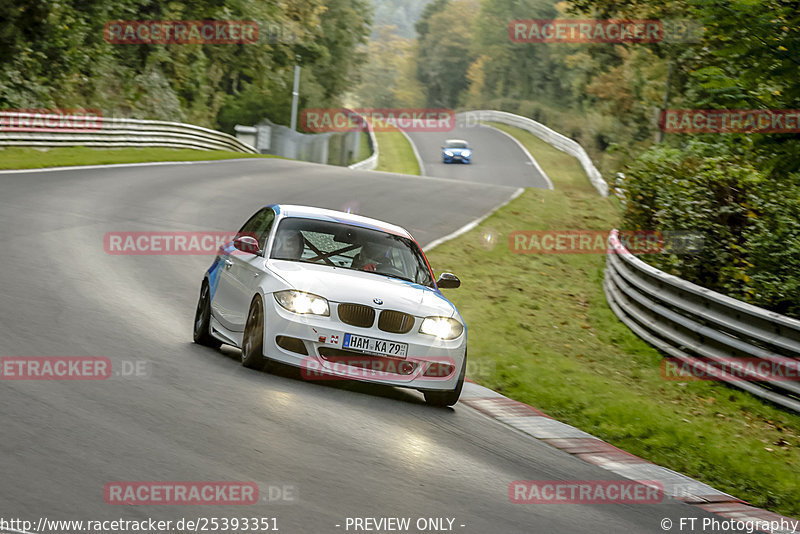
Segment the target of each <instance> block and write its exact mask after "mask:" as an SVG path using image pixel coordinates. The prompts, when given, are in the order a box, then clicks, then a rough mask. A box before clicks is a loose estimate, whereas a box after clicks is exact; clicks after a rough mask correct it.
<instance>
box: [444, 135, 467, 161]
mask: <svg viewBox="0 0 800 534" xmlns="http://www.w3.org/2000/svg"><path fill="white" fill-rule="evenodd" d="M442 161H443V162H444V163H470V162H471V161H472V150H471V149H470V148H469V143H467V142H466V141H464V140H463V139H448V140H447V141H445V142H444V146H443V147H442Z"/></svg>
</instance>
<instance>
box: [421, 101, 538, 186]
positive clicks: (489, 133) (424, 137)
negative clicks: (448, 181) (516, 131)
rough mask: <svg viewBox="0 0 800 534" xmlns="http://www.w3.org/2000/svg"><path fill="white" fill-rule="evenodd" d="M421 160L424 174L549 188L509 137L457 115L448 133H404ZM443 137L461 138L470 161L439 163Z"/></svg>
mask: <svg viewBox="0 0 800 534" xmlns="http://www.w3.org/2000/svg"><path fill="white" fill-rule="evenodd" d="M407 134H408V136H409V138H411V142H412V143H414V145H415V146H416V147H417V152H418V153H419V156H420V158H421V159H422V165H423V167H424V169H423V170H424V172H423V173H422V174H424V175H425V176H438V177H441V178H452V179H453V180H461V181H468V182H479V183H492V184H498V185H511V186H515V187H541V188H545V189H546V188H548V187H549V185H548V182H547V180H546V179H545V178H544V177H543V176H542V175H541V173H540V172H539V171H538V170H537V169H536V167H535V165H534V164H533V163H532V162H531V161H530V160H529V159H528V157H527V156H526V155H525V153H524V152H523V150H522V149H521V148H520V147H519V146H518V145H517V144H516V143H515V142H514V141H512V139H511V138H510V137H509V136H507V135H506V134H504V133H503V132H501V131H500V130H497V129H495V128H491V127H488V126H484V125H483V124H480V123H476V121H475V120H473V121H471V122H469V123H468V122H467V119H466V118H465V116H463V115H460V116H458V120H457V122H456V127H455V128H454V129H453V130H451V131H449V132H432V131H431V132H407ZM445 139H464V140H466V141H468V142H469V146H470V149H471V150H472V163H470V164H469V165H465V164H463V163H442V145H444V141H445Z"/></svg>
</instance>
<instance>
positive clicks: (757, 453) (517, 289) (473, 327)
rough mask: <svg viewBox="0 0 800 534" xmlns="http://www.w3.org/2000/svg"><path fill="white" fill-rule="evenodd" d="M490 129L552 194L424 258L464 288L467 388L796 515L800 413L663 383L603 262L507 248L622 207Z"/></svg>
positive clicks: (570, 161)
mask: <svg viewBox="0 0 800 534" xmlns="http://www.w3.org/2000/svg"><path fill="white" fill-rule="evenodd" d="M494 126H497V127H499V128H501V129H503V130H505V131H507V132H509V133H511V134H512V135H514V136H515V137H517V138H518V139H519V140H520V141H521V142H522V143H523V144H524V145H525V146H526V147H527V148H528V150H530V152H531V154H533V156H534V157H535V158H536V159H537V160H538V161H539V163H540V164H541V166H542V167H543V169H544V170H545V172H547V173H548V175H549V176H550V178H551V179H552V180H553V182H554V184H555V190H553V191H547V190H539V189H528V190H526V192H525V193H524V194H523V195H522V196H520V197H519V198H517V199H516V200H514V201H513V202H512V203H510V204H509V205H508V206H506V207H504V208H502V209H501V210H499V211H498V212H497V213H495V214H494V215H492V216H491V217H489V218H488V219H487V220H486V221H484V222H483V224H481V225H480V226H479V227H478V228H476V229H474V230H473V231H471V232H469V233H467V234H464V235H463V236H461V237H459V238H458V239H455V240H453V241H450V242H447V243H445V244H443V245H441V246H439V247H437V248H436V249H434V250H433V251H431V253H430V254H429V255H428V256H429V258H430V260H431V263H432V264H433V265H434V266H435V268H436V270H437V271H452V272H455V273H457V274H458V275H459V277H460V278H461V280H462V282H463V285H462V287H461V288H460V289H458V290H450V291H448V292H447V296H448V298H451V299H452V300H453V301H454V302H455V304H456V305H457V306H458V307H459V309H460V310H461V313H462V315H463V316H464V318H465V320H466V322H467V324H468V326H469V335H470V341H469V342H470V351H469V352H470V357H471V359H472V360H473V366H471V368H472V369H474V370H477V371H478V373H477V374H476V375H475V376H473V377H472V378H473V380H476V381H477V382H479V383H481V384H483V385H485V386H487V387H490V388H492V389H495V390H497V391H500V392H502V393H503V394H505V395H507V396H509V397H512V398H515V399H517V400H520V401H522V402H526V403H529V404H531V405H533V406H536V407H537V408H540V409H542V410H543V411H544V412H546V413H548V414H549V415H551V416H553V417H555V418H556V419H559V420H561V421H564V422H566V423H569V424H571V425H574V426H576V427H578V428H580V429H582V430H585V431H587V432H590V433H592V434H594V435H596V436H598V437H600V438H602V439H604V440H606V441H608V442H610V443H612V444H614V445H616V446H618V447H621V448H623V449H625V450H627V451H629V452H631V453H633V454H636V455H638V456H641V457H643V458H646V459H648V460H650V461H652V462H655V463H657V464H660V465H663V466H666V467H669V468H671V469H674V470H676V471H679V472H681V473H684V474H686V475H689V476H691V477H693V478H696V479H698V480H702V481H703V482H706V483H708V484H710V485H712V486H714V487H716V488H718V489H720V490H722V491H725V492H727V493H730V494H732V495H734V496H736V497H739V498H741V499H744V500H746V501H749V502H751V503H752V504H754V505H756V506H760V507H763V508H767V509H770V510H773V511H776V512H780V513H783V514H786V515H790V516H796V517H797V516H800V484H798V472H800V416H798V415H796V414H792V413H787V412H785V411H783V410H781V409H778V408H776V407H774V406H771V405H769V404H766V403H764V402H762V401H760V400H759V399H757V398H755V397H753V396H751V395H749V394H747V393H744V392H741V391H739V390H737V389H735V388H730V387H727V386H725V385H723V384H719V383H713V382H701V381H693V382H677V381H668V380H665V379H663V378H662V376H661V374H660V367H659V366H660V363H661V360H662V357H661V355H660V354H659V353H658V352H657V351H655V350H654V349H652V348H651V347H649V346H648V345H647V344H646V343H644V342H643V341H641V340H640V339H639V338H638V337H636V335H634V334H633V333H632V332H631V331H630V330H628V328H627V327H626V326H625V325H623V324H622V323H621V322H620V321H619V320H618V319H617V318H616V316H615V315H614V314H613V313H612V311H611V310H610V309H609V307H608V305H607V304H606V300H605V296H604V294H603V290H602V285H601V283H602V279H603V268H604V262H605V258H604V255H603V254H515V253H512V251H511V250H510V246H509V234H510V232H512V231H514V230H548V229H550V230H568V229H588V230H608V229H610V228H613V227H614V226H615V225H616V224H617V222H618V212H617V210H616V209H615V208H614V206H613V205H612V204H611V202H610V201H609V200H607V199H603V198H601V197H600V196H599V195H598V194H597V192H596V191H595V190H594V188H593V187H592V186H591V184H590V183H589V181H588V179H587V178H586V176H585V174H584V172H583V170H582V169H581V167H580V165H579V164H578V163H577V161H576V160H575V159H574V158H572V157H570V156H568V155H566V154H564V153H562V152H559V151H557V150H555V149H553V148H552V147H550V146H549V145H547V144H545V143H543V142H542V141H540V140H539V139H537V138H536V137H534V136H533V135H531V134H529V133H527V132H524V131H522V130H518V129H516V128H512V127H508V126H503V125H494ZM381 148H382V147H381ZM489 236H492V238H491V239H490V238H489Z"/></svg>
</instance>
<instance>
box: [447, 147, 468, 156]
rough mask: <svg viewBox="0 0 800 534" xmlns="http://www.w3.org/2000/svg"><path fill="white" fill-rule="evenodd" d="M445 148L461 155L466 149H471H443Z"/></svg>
mask: <svg viewBox="0 0 800 534" xmlns="http://www.w3.org/2000/svg"><path fill="white" fill-rule="evenodd" d="M444 150H448V151H450V152H452V153H453V154H455V155H461V154H462V153H463V152H464V151H466V150H470V149H469V148H445V149H443V151H444Z"/></svg>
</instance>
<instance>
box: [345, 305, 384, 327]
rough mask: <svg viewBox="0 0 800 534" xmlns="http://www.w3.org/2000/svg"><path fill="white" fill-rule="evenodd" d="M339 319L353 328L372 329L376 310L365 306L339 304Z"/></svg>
mask: <svg viewBox="0 0 800 534" xmlns="http://www.w3.org/2000/svg"><path fill="white" fill-rule="evenodd" d="M337 313H338V314H339V319H340V320H341V321H342V322H343V323H347V324H349V325H353V326H361V327H365V328H366V327H370V326H372V324H373V323H374V322H375V310H373V309H372V308H370V307H369V306H364V305H363V304H339V306H338V308H337Z"/></svg>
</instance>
